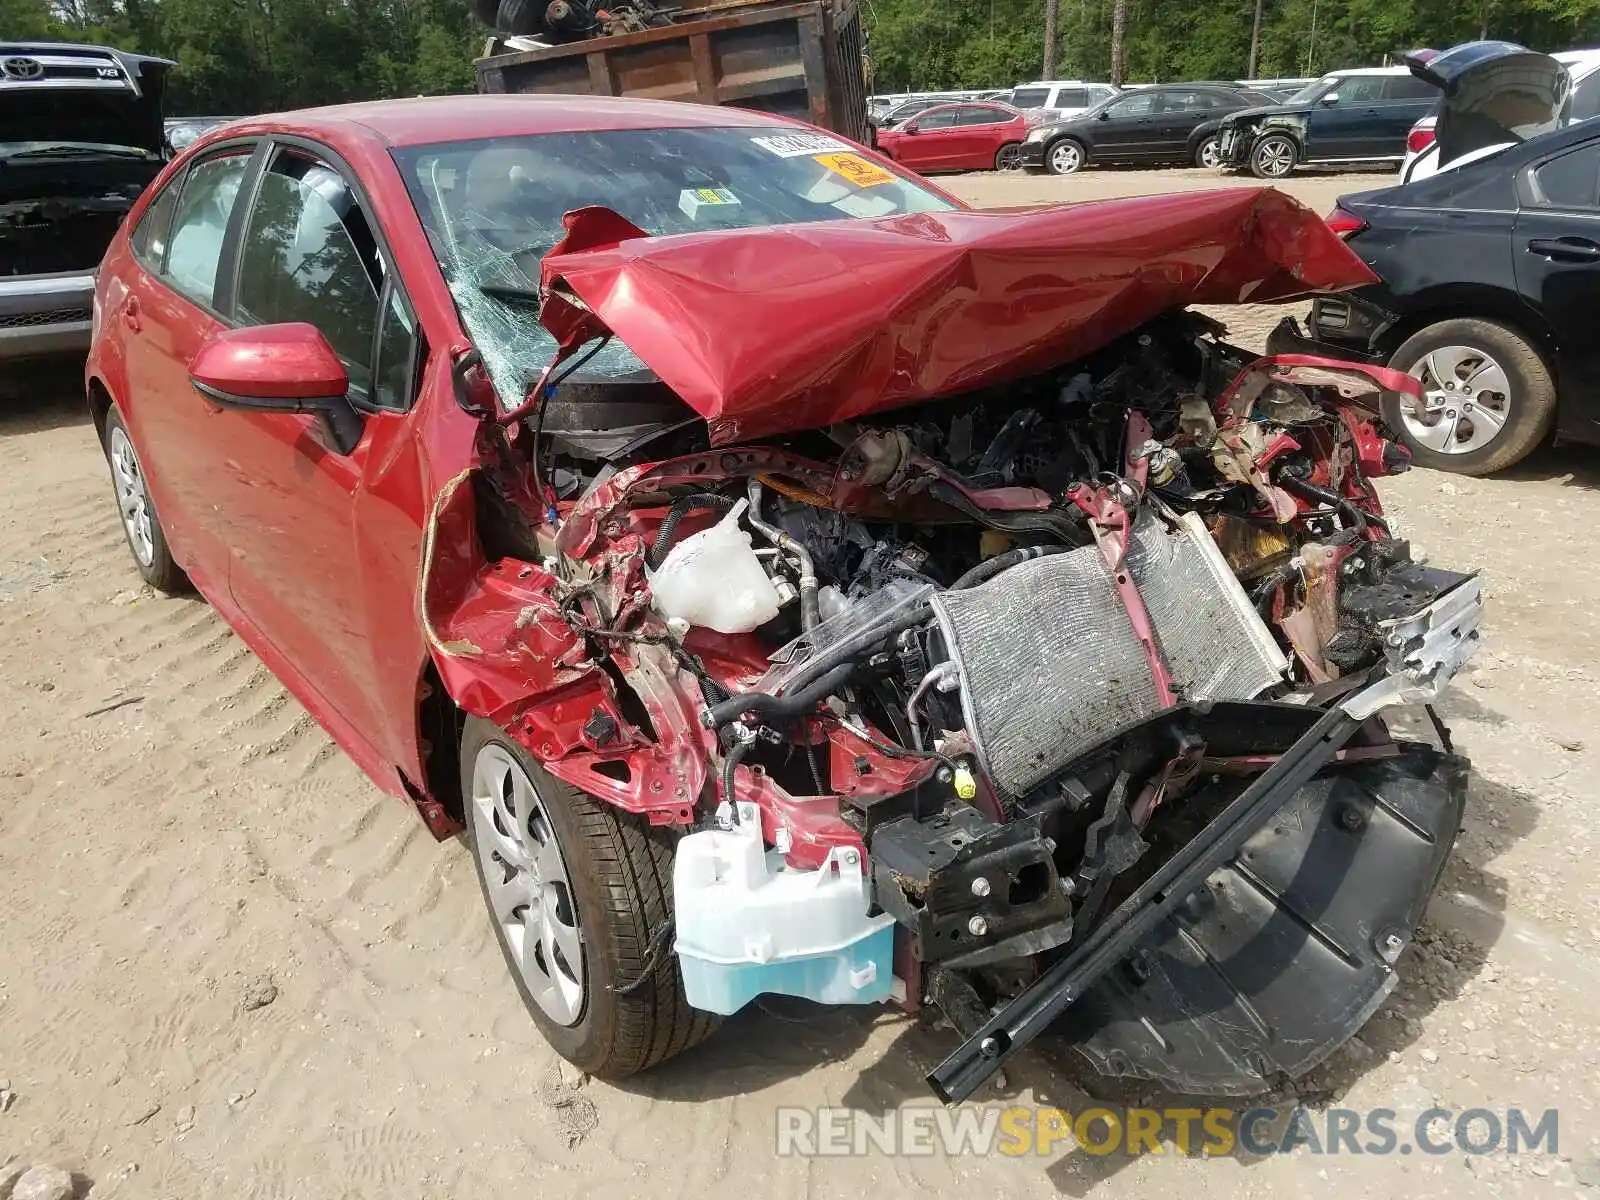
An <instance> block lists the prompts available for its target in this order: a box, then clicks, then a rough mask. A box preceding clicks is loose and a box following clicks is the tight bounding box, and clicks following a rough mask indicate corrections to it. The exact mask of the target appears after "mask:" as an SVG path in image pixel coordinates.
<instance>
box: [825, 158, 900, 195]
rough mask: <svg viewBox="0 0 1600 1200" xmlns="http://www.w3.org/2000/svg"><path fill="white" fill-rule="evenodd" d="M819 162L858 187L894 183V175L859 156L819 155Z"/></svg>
mask: <svg viewBox="0 0 1600 1200" xmlns="http://www.w3.org/2000/svg"><path fill="white" fill-rule="evenodd" d="M817 161H818V162H819V163H821V164H822V165H823V166H825V167H827V168H828V170H830V171H832V172H833V173H834V174H835V175H839V176H842V177H843V178H845V179H848V180H849V181H850V182H851V183H853V184H855V185H856V186H857V187H862V188H871V187H881V186H882V185H883V184H886V183H893V182H894V176H893V175H892V174H890V173H889V172H888V171H885V170H884V169H883V168H882V167H880V166H878V165H877V164H876V163H870V162H868V161H867V160H866V159H864V158H862V157H861V155H859V154H819V155H817Z"/></svg>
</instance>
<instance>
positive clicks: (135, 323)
mask: <svg viewBox="0 0 1600 1200" xmlns="http://www.w3.org/2000/svg"><path fill="white" fill-rule="evenodd" d="M122 323H123V324H124V325H126V326H127V327H128V328H129V329H131V330H133V331H134V332H135V333H138V332H139V301H138V300H136V299H135V298H134V297H132V296H129V297H128V303H127V305H126V307H124V308H123V310H122Z"/></svg>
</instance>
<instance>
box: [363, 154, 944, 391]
mask: <svg viewBox="0 0 1600 1200" xmlns="http://www.w3.org/2000/svg"><path fill="white" fill-rule="evenodd" d="M395 160H396V162H397V163H398V164H399V166H400V171H401V174H402V175H403V176H404V178H405V182H406V188H407V190H408V191H409V192H410V194H411V199H412V202H413V203H414V204H415V205H416V207H417V212H418V214H419V215H420V216H421V218H422V224H423V227H424V228H425V229H426V231H427V234H428V239H429V241H430V242H431V243H432V245H433V250H434V254H435V255H436V256H437V257H438V260H439V266H440V268H441V269H442V270H443V272H444V276H445V279H446V281H447V282H448V283H449V285H450V291H451V294H452V295H453V296H454V297H455V301H456V305H457V307H458V308H459V309H460V311H461V318H462V322H463V324H465V326H466V328H467V332H468V333H469V334H470V335H471V337H472V340H473V342H474V344H475V345H476V346H477V348H478V351H479V353H480V354H482V355H483V360H484V364H485V366H486V367H487V368H488V371H489V376H490V378H491V379H492V380H493V381H494V385H495V389H496V390H497V391H498V392H499V394H500V398H501V402H502V403H504V404H506V405H507V406H508V407H509V406H514V405H516V404H518V403H520V402H521V401H522V399H523V397H524V396H526V394H527V391H528V388H529V387H530V386H531V385H532V384H533V383H534V382H535V381H536V380H537V379H538V377H539V372H540V371H541V370H543V368H544V366H545V365H546V364H547V363H548V362H549V360H550V357H551V355H552V354H553V353H554V352H555V339H554V338H552V337H551V335H550V334H549V332H548V331H547V330H546V329H545V328H544V326H542V325H541V324H539V316H538V291H539V260H540V259H541V258H542V257H543V256H544V255H545V253H546V252H548V251H549V250H550V248H551V247H552V246H554V245H555V244H556V242H558V241H560V240H561V238H562V236H563V235H564V234H565V232H566V231H565V229H564V227H563V226H562V223H561V218H562V216H563V215H564V214H566V213H568V212H571V211H572V210H573V209H577V208H584V207H587V206H589V205H604V206H605V207H607V208H611V209H614V210H615V211H616V212H618V213H620V214H622V215H623V216H624V217H626V218H627V219H628V220H630V221H632V222H633V223H634V224H635V225H637V226H638V227H639V228H641V229H643V230H645V231H646V232H647V233H650V234H652V235H654V236H662V235H670V234H676V233H695V232H701V231H705V230H716V229H743V228H750V227H753V226H766V225H790V224H798V223H802V222H810V221H831V220H838V219H840V218H848V217H888V216H896V215H899V214H902V213H916V212H935V211H945V210H949V209H951V208H954V207H955V205H953V204H951V203H950V202H949V201H948V200H946V199H944V198H943V197H941V196H939V195H937V194H936V193H934V192H932V191H929V190H928V189H927V188H925V187H923V186H921V185H920V184H918V183H916V182H914V181H912V180H911V179H908V178H905V177H903V176H900V175H897V174H895V173H893V172H891V171H889V170H887V169H885V168H884V167H882V166H879V165H878V164H877V163H875V162H873V161H872V160H870V159H868V158H866V157H865V156H864V155H862V154H861V153H860V151H859V149H858V148H857V147H855V146H852V145H851V144H850V143H848V142H844V141H840V140H839V139H837V138H833V137H829V136H827V135H824V134H817V133H811V132H808V131H805V130H792V131H785V130H782V129H773V128H760V127H756V128H750V127H746V128H729V129H623V130H608V131H602V132H578V133H548V134H534V135H530V136H524V137H508V138H492V139H485V140H480V141H460V142H448V143H443V144H438V145H430V146H419V147H407V148H405V149H402V150H397V151H395ZM759 282H760V281H759V280H753V281H752V286H759ZM644 370H645V368H644V365H643V364H642V363H641V362H640V361H639V360H638V359H637V358H636V357H635V356H634V355H633V353H632V352H631V351H629V350H628V348H627V347H626V346H623V345H621V344H619V343H612V344H610V345H608V346H606V347H605V349H604V350H602V351H601V352H600V353H599V354H597V355H596V356H595V357H594V358H593V359H591V360H589V361H588V363H587V364H586V365H585V367H584V369H583V373H584V375H586V376H589V377H595V376H602V377H609V378H620V377H623V376H628V375H633V374H636V373H640V372H643V371H644Z"/></svg>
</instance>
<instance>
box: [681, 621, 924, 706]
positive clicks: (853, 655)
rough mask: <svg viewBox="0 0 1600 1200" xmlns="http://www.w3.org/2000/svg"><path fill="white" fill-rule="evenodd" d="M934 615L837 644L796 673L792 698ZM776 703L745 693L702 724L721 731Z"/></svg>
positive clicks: (891, 624)
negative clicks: (745, 714)
mask: <svg viewBox="0 0 1600 1200" xmlns="http://www.w3.org/2000/svg"><path fill="white" fill-rule="evenodd" d="M932 615H933V613H932V611H931V610H930V609H928V608H924V607H922V606H920V605H919V606H918V607H916V608H913V609H910V610H909V611H907V612H904V613H901V614H900V616H898V617H896V618H895V619H894V620H893V621H890V622H889V623H888V624H886V625H883V626H881V627H878V628H872V627H869V628H868V629H866V630H865V631H864V632H862V633H858V634H855V635H854V636H852V637H848V638H845V639H844V640H843V641H840V642H837V643H835V644H834V645H832V646H830V647H828V649H826V650H824V651H823V652H822V653H821V654H818V655H817V656H816V657H815V658H812V659H811V660H810V661H808V662H807V663H806V664H805V666H803V667H801V668H800V670H799V671H798V672H796V674H795V677H794V679H792V680H790V682H789V686H790V688H791V694H793V693H794V692H797V691H798V690H799V689H801V688H804V687H807V686H808V685H809V684H810V683H811V682H812V681H813V680H816V679H819V678H821V677H823V676H826V675H829V674H831V673H832V672H833V671H835V670H836V669H837V668H838V667H840V666H841V665H846V666H850V667H852V668H853V667H854V664H855V662H856V660H857V659H861V658H865V657H866V656H867V655H868V654H869V653H870V652H871V651H872V650H873V648H874V647H876V646H878V645H879V644H881V643H882V642H884V641H887V640H888V639H889V638H892V637H894V636H895V635H896V634H897V633H903V632H904V631H905V630H907V629H910V628H912V627H913V626H916V625H921V624H922V623H923V622H924V621H926V620H928V618H929V617H931V616H932ZM826 694H827V693H826V692H824V693H823V695H826ZM776 699H777V697H776V696H770V695H768V694H767V693H766V692H743V693H741V694H740V695H737V696H734V697H733V698H732V699H729V700H725V701H723V702H722V703H721V704H714V705H712V706H711V707H709V708H707V709H706V711H705V714H704V716H702V717H701V722H702V723H703V724H704V725H705V726H706V728H708V729H721V728H722V727H723V726H724V725H726V724H728V723H729V722H730V721H734V720H737V719H738V716H739V714H740V713H742V712H746V711H748V710H749V709H750V708H752V707H759V706H760V705H762V704H765V703H769V702H771V701H774V700H776Z"/></svg>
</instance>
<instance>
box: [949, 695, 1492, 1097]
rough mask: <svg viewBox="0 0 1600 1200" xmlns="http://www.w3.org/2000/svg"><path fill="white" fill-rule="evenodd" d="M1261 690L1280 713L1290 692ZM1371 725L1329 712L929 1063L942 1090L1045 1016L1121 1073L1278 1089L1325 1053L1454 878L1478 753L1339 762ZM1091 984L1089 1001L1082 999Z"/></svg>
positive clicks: (1013, 1045)
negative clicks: (1469, 778)
mask: <svg viewBox="0 0 1600 1200" xmlns="http://www.w3.org/2000/svg"><path fill="white" fill-rule="evenodd" d="M1245 707H1250V706H1245ZM1256 707H1258V708H1259V709H1260V714H1261V716H1262V717H1270V716H1271V715H1272V714H1273V713H1274V712H1276V711H1277V710H1278V709H1282V708H1285V707H1289V706H1282V705H1261V706H1256ZM1302 712H1303V715H1304V716H1305V717H1306V718H1311V717H1312V715H1313V713H1314V712H1315V710H1312V712H1304V711H1303V710H1302ZM1360 727H1361V722H1360V721H1357V720H1355V719H1354V718H1352V717H1350V716H1349V715H1348V714H1346V713H1345V712H1344V711H1343V709H1342V708H1330V709H1328V710H1326V711H1324V712H1322V713H1320V715H1316V716H1315V720H1314V723H1312V724H1311V726H1310V727H1309V728H1307V729H1305V730H1304V732H1303V733H1301V734H1299V735H1298V736H1296V737H1295V738H1294V740H1293V744H1292V745H1290V746H1288V748H1287V749H1286V750H1284V751H1282V753H1281V754H1280V755H1279V756H1278V758H1277V759H1276V761H1274V762H1273V763H1272V764H1271V765H1270V766H1269V767H1267V769H1266V770H1265V771H1264V772H1263V773H1262V774H1261V775H1260V776H1258V777H1257V778H1256V779H1254V780H1253V781H1252V782H1251V783H1250V784H1249V785H1248V786H1247V787H1246V788H1245V789H1244V791H1243V792H1241V793H1239V794H1238V795H1237V796H1236V797H1235V798H1234V799H1233V800H1231V801H1230V802H1229V803H1228V804H1227V805H1226V807H1225V808H1224V809H1223V810H1222V812H1220V813H1218V814H1217V815H1216V816H1214V817H1212V818H1211V819H1210V820H1209V821H1208V822H1207V823H1206V825H1205V827H1204V828H1203V829H1202V830H1200V831H1199V832H1198V833H1197V834H1196V835H1194V836H1191V837H1188V838H1187V839H1186V840H1185V841H1184V842H1183V844H1182V845H1181V846H1180V848H1179V849H1178V850H1177V851H1176V852H1175V853H1174V854H1172V855H1171V856H1170V857H1169V858H1168V859H1167V860H1166V861H1165V862H1164V863H1162V865H1161V866H1160V867H1158V868H1157V869H1156V870H1155V872H1154V873H1153V874H1152V875H1151V876H1150V877H1148V878H1147V879H1145V880H1144V881H1143V882H1141V883H1140V884H1139V885H1138V886H1137V887H1136V888H1135V890H1134V891H1133V892H1132V894H1130V895H1128V896H1127V897H1126V898H1124V899H1123V900H1122V901H1121V902H1120V903H1119V904H1118V905H1117V907H1116V908H1115V909H1114V910H1113V911H1112V912H1110V913H1109V914H1107V915H1106V917H1105V918H1104V919H1103V920H1101V921H1100V922H1099V923H1098V924H1097V925H1096V926H1095V928H1094V929H1092V930H1091V931H1089V932H1088V934H1087V935H1086V936H1085V937H1084V939H1083V941H1082V942H1080V943H1079V944H1078V945H1076V946H1075V947H1074V948H1073V949H1072V950H1071V951H1069V952H1068V953H1067V954H1066V955H1065V956H1064V957H1062V958H1061V959H1059V960H1058V961H1056V962H1055V963H1053V964H1052V965H1051V966H1049V967H1048V968H1047V969H1046V970H1045V971H1044V972H1043V974H1041V975H1040V976H1039V977H1038V978H1037V979H1035V980H1034V981H1033V982H1032V983H1031V984H1029V985H1028V986H1027V987H1026V988H1024V989H1023V991H1022V992H1020V993H1019V994H1017V995H1016V996H1014V997H1012V998H1011V999H1010V1000H1008V1001H1006V1002H1005V1003H1004V1004H1002V1005H1001V1006H1000V1007H999V1008H998V1009H996V1010H995V1012H994V1014H993V1015H992V1016H991V1017H990V1018H989V1020H988V1021H986V1022H985V1023H984V1024H983V1026H982V1027H981V1028H979V1029H977V1030H975V1031H973V1032H972V1033H971V1034H970V1035H969V1036H968V1037H967V1038H966V1039H965V1040H964V1041H963V1042H962V1043H961V1044H960V1045H959V1046H958V1047H957V1048H956V1049H955V1050H954V1051H953V1052H952V1053H951V1054H950V1056H949V1057H948V1058H946V1059H945V1060H944V1061H943V1062H942V1063H940V1064H939V1065H938V1066H937V1067H935V1068H934V1069H933V1070H932V1071H931V1072H929V1074H928V1076H927V1079H928V1083H929V1085H930V1086H931V1087H932V1088H933V1090H934V1092H935V1094H937V1095H938V1096H939V1097H940V1098H941V1099H943V1100H945V1101H946V1102H947V1103H953V1102H956V1101H960V1100H963V1099H965V1098H966V1097H968V1096H970V1095H972V1093H973V1092H974V1091H975V1090H976V1089H977V1088H978V1087H980V1086H981V1085H982V1084H983V1082H984V1081H985V1080H986V1079H988V1078H989V1077H990V1076H991V1075H993V1074H994V1072H995V1071H996V1070H998V1069H999V1068H1000V1067H1001V1066H1002V1065H1003V1064H1004V1063H1005V1061H1006V1060H1007V1059H1009V1058H1010V1057H1011V1056H1012V1055H1014V1054H1016V1053H1017V1052H1019V1051H1020V1050H1022V1049H1023V1048H1024V1047H1025V1046H1027V1044H1028V1043H1029V1042H1031V1041H1032V1040H1033V1039H1034V1038H1036V1037H1038V1036H1039V1035H1040V1034H1041V1033H1044V1032H1045V1031H1046V1030H1047V1029H1055V1030H1066V1031H1067V1032H1069V1033H1072V1032H1075V1033H1076V1036H1077V1037H1078V1038H1079V1039H1081V1044H1082V1045H1083V1046H1084V1048H1085V1051H1086V1052H1087V1053H1088V1054H1089V1056H1090V1058H1091V1060H1092V1061H1095V1062H1097V1063H1098V1064H1099V1065H1101V1066H1102V1068H1103V1069H1105V1070H1107V1071H1108V1072H1109V1073H1112V1074H1126V1075H1138V1076H1143V1077H1144V1078H1148V1079H1151V1080H1155V1081H1159V1082H1166V1083H1169V1084H1170V1085H1171V1086H1173V1087H1174V1088H1178V1089H1181V1090H1185V1091H1210V1092H1213V1093H1215V1094H1219V1095H1238V1094H1248V1093H1250V1092H1256V1091H1261V1090H1264V1087H1265V1086H1266V1084H1267V1081H1268V1080H1270V1078H1271V1077H1272V1076H1274V1075H1276V1074H1278V1073H1280V1072H1282V1073H1287V1074H1291V1075H1292V1074H1296V1073H1299V1072H1301V1071H1304V1070H1307V1069H1309V1068H1310V1067H1312V1066H1314V1065H1315V1064H1316V1063H1318V1062H1320V1061H1322V1059H1324V1058H1326V1057H1327V1055H1328V1054H1330V1053H1331V1052H1332V1051H1333V1050H1334V1049H1335V1048H1337V1047H1338V1046H1339V1045H1340V1044H1342V1043H1343V1042H1344V1041H1345V1040H1346V1039H1347V1038H1349V1037H1350V1035H1351V1034H1353V1033H1354V1032H1355V1031H1356V1030H1357V1029H1359V1028H1360V1027H1361V1025H1362V1023H1363V1022H1365V1021H1366V1019H1367V1017H1368V1016H1370V1015H1371V1013H1372V1012H1373V1011H1374V1009H1376V1007H1377V1006H1378V1004H1379V1003H1381V1001H1382V999H1383V997H1384V995H1386V994H1387V993H1388V991H1389V990H1390V989H1391V988H1392V987H1393V986H1394V977H1393V973H1392V963H1393V962H1394V960H1395V959H1396V958H1398V956H1399V954H1400V952H1401V950H1403V949H1404V947H1405V944H1406V942H1407V941H1408V940H1409V938H1410V936H1411V933H1412V931H1413V929H1414V928H1415V925H1416V922H1417V921H1418V920H1419V919H1420V917H1421V914H1422V911H1423V907H1424V905H1425V904H1426V902H1427V899H1428V897H1429V895H1430V894H1431V893H1432V891H1433V888H1434V886H1435V885H1436V883H1437V881H1438V877H1439V872H1440V871H1441V870H1442V867H1443V864H1444V861H1445V859H1446V858H1447V857H1448V855H1449V852H1450V849H1451V847H1452V845H1453V844H1454V841H1455V835H1456V832H1457V830H1458V829H1459V827H1460V821H1461V808H1462V804H1463V802H1464V798H1465V792H1466V772H1467V766H1468V764H1467V763H1466V761H1465V760H1464V759H1460V758H1457V757H1455V756H1452V755H1447V754H1444V753H1441V752H1439V751H1435V750H1433V749H1432V748H1431V747H1423V746H1416V745H1411V744H1408V745H1405V746H1404V747H1400V748H1397V757H1395V758H1389V759H1377V760H1370V759H1369V760H1365V761H1360V762H1356V763H1349V764H1343V765H1335V764H1334V761H1333V760H1334V758H1335V755H1336V754H1337V752H1338V751H1339V750H1340V748H1342V747H1344V746H1345V745H1346V744H1347V743H1349V742H1350V740H1351V738H1352V737H1353V736H1354V735H1355V734H1356V732H1357V731H1358V730H1359V729H1360ZM1412 843H1415V845H1413V844H1412ZM1418 846H1420V847H1421V849H1420V850H1419V849H1418ZM1196 893H1201V895H1200V896H1199V897H1198V898H1195V894H1196ZM1108 981H1109V982H1108ZM1091 998H1093V1000H1094V1003H1093V1004H1092V1005H1090V1006H1089V1007H1086V1008H1085V1009H1084V1015H1079V1014H1077V1013H1076V1012H1073V1011H1072V1010H1074V1009H1076V1007H1077V1006H1078V1005H1079V1004H1085V1003H1087V1002H1088V1001H1089V1000H1090V999H1091ZM1069 1013H1070V1014H1071V1016H1070V1020H1071V1022H1072V1025H1067V1024H1066V1023H1065V1022H1064V1021H1063V1020H1062V1019H1063V1018H1064V1017H1067V1016H1068V1014H1069ZM1164 1028H1165V1030H1166V1032H1163V1030H1164Z"/></svg>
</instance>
